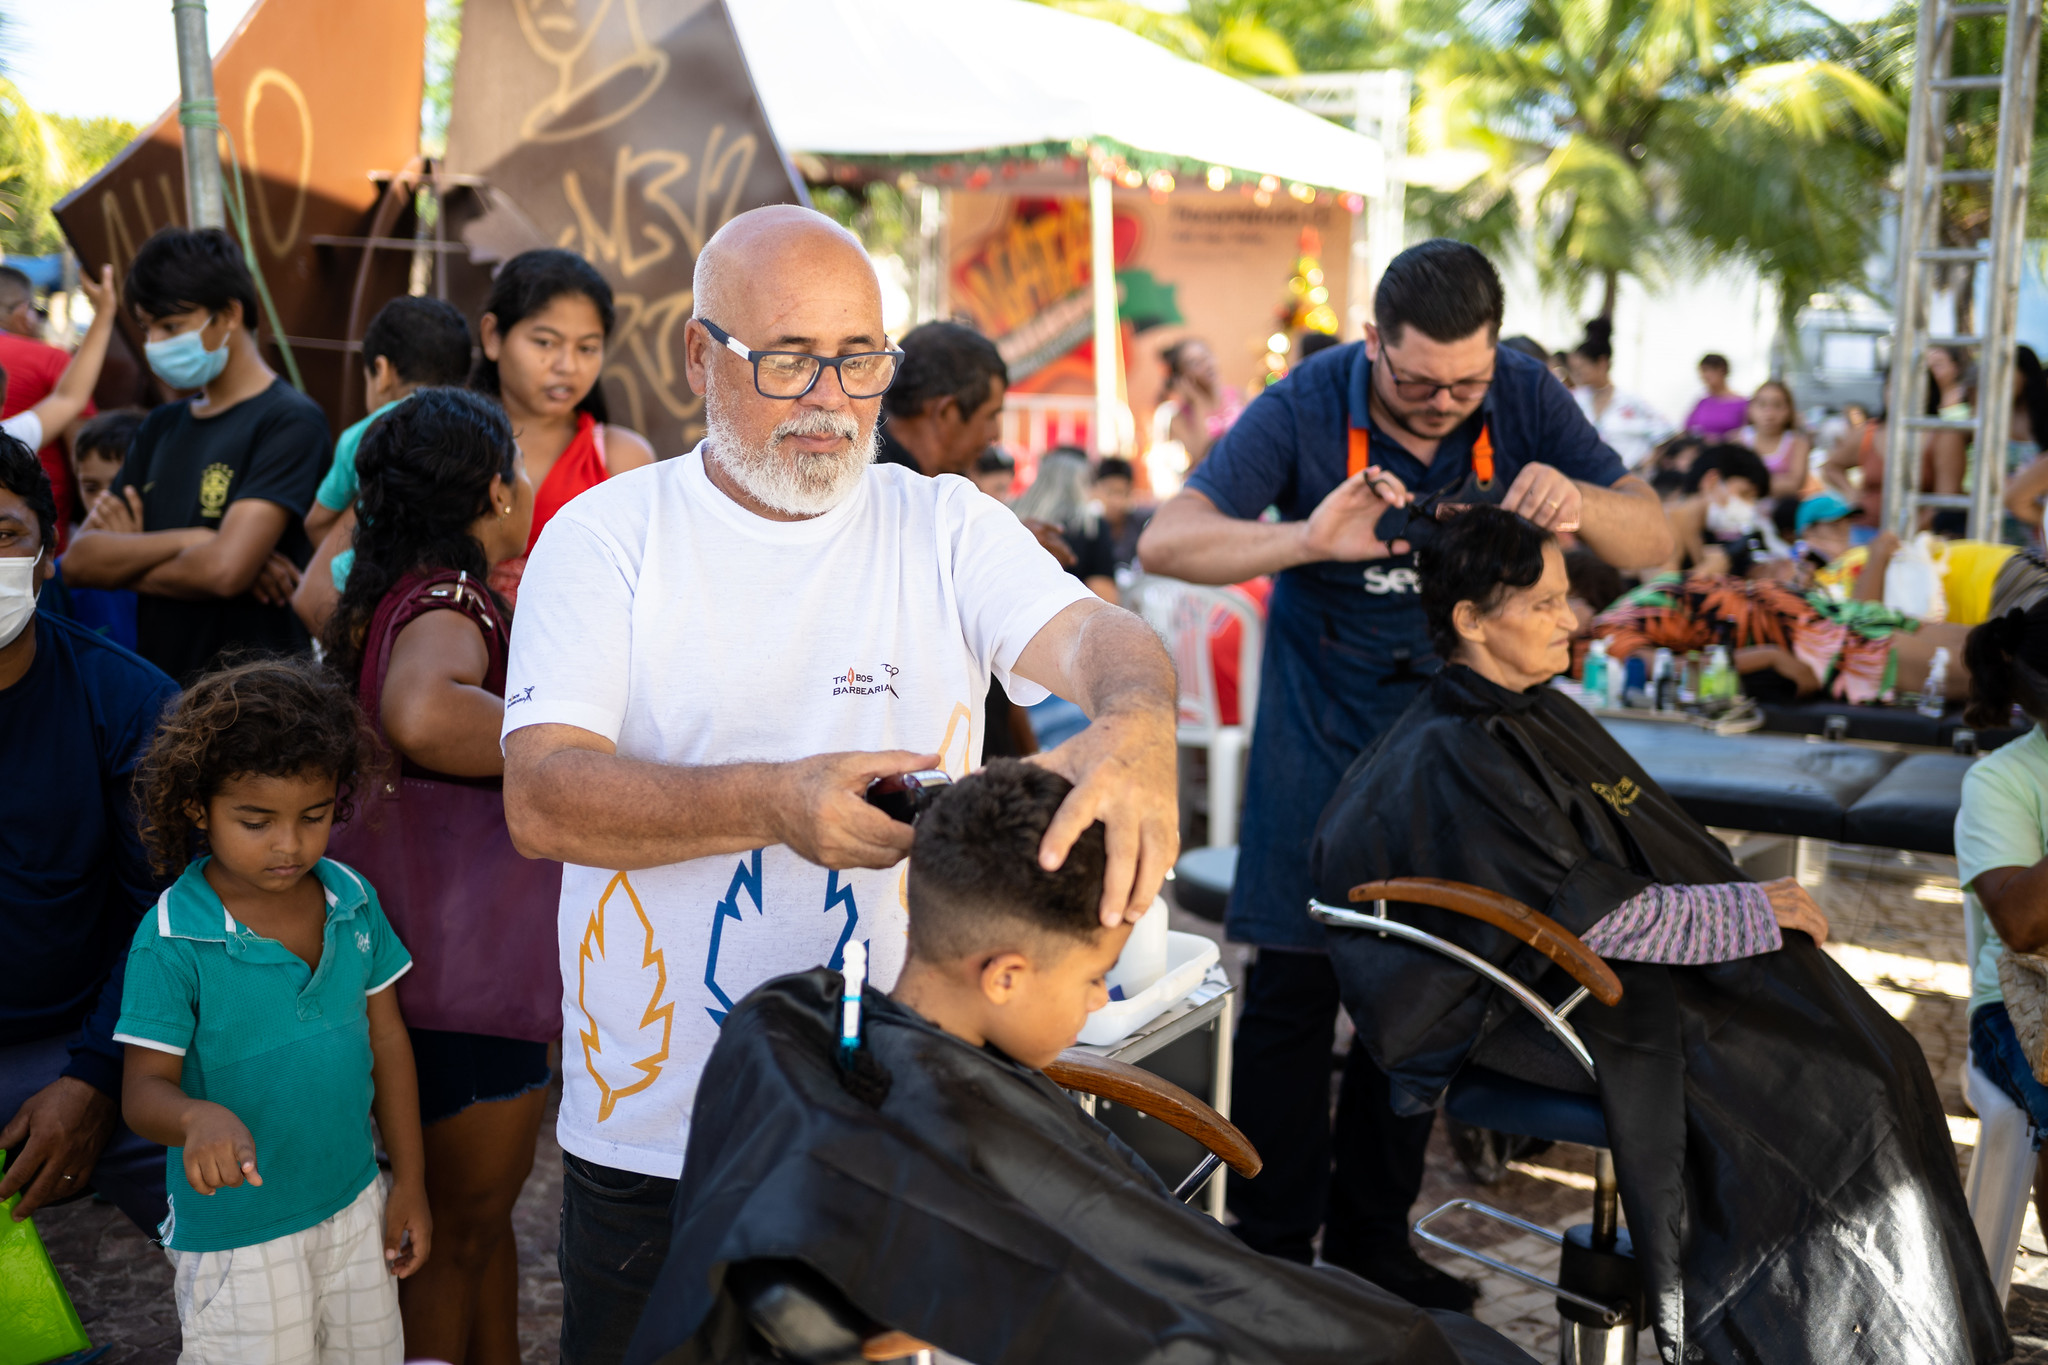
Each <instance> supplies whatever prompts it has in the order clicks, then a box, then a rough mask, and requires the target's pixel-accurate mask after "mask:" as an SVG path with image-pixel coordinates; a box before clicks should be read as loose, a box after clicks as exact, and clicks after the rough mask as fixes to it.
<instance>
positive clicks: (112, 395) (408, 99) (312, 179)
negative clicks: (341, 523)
mask: <svg viewBox="0 0 2048 1365" xmlns="http://www.w3.org/2000/svg"><path fill="white" fill-rule="evenodd" d="M149 21H150V22H151V23H152V24H156V25H159V26H160V27H161V30H162V32H161V37H162V47H163V57H164V60H165V61H166V62H168V61H170V60H171V21H170V14H169V11H168V9H165V10H164V11H163V12H161V13H159V12H158V11H157V10H156V9H154V8H152V9H151V10H150V14H149ZM425 36H426V10H425V8H424V7H423V6H422V5H421V4H420V0H347V2H346V3H341V0H320V2H319V3H314V2H313V0H260V3H258V4H257V5H256V6H255V7H254V8H253V9H251V10H250V11H249V13H248V14H247V16H245V17H244V18H243V20H242V23H241V26H240V27H238V28H237V29H236V30H235V33H234V35H233V36H232V37H231V38H229V39H228V41H227V45H226V46H225V47H223V48H222V49H221V51H220V54H219V56H217V57H216V58H215V59H214V63H213V85H214V96H215V98H216V99H217V100H218V101H219V106H220V122H221V129H222V131H223V133H225V134H226V136H225V137H224V138H223V139H222V156H223V161H224V173H225V174H227V175H229V176H232V175H233V174H234V173H235V172H234V163H233V161H232V160H231V159H229V158H228V150H227V149H228V144H229V143H230V142H231V143H232V145H233V149H234V152H235V153H236V155H238V156H239V158H240V162H241V170H242V180H243V183H244V184H245V185H246V186H247V188H248V194H249V201H250V202H249V230H250V235H251V237H252V238H253V239H254V244H255V247H256V264H257V265H258V266H259V267H260V268H261V269H262V272H263V278H264V281H265V282H266V283H267V284H268V285H269V286H270V292H271V295H272V297H273V298H274V299H275V300H276V302H277V308H278V313H279V316H280V318H281V320H282V322H283V324H284V331H285V334H286V335H287V336H288V337H290V338H292V340H293V351H294V354H295V356H296V358H297V360H298V364H299V370H300V373H301V374H302V375H303V376H304V379H305V384H306V391H307V392H308V393H309V394H310V395H311V396H312V397H313V398H314V399H316V400H317V401H318V402H319V403H320V404H321V406H322V407H324V408H326V409H327V415H328V418H329V419H330V421H331V422H332V423H333V424H334V425H335V427H336V429H337V430H338V429H339V428H340V427H341V426H343V425H345V424H347V423H349V422H352V421H354V420H355V419H356V418H357V417H359V416H361V415H362V407H361V405H362V382H361V378H360V376H359V375H356V374H355V373H354V372H355V371H356V370H357V369H359V368H360V364H361V362H360V361H359V360H358V359H357V358H356V355H355V354H354V351H353V349H352V345H353V340H354V339H353V338H351V337H350V336H349V330H350V329H349V320H350V311H351V306H352V305H357V306H359V307H360V306H364V305H366V306H367V308H368V310H369V311H370V312H374V311H375V309H376V307H377V306H378V304H379V303H381V302H382V301H383V300H384V299H386V298H388V297H390V296H391V295H393V294H402V293H404V292H405V289H406V280H407V273H408V271H409V269H410V267H411V256H410V254H409V253H406V252H394V251H384V252H377V253H375V254H374V255H373V256H372V257H371V258H370V263H369V269H368V272H367V274H366V275H363V277H362V278H361V279H360V280H359V272H360V270H361V267H362V265H363V251H362V249H361V248H360V247H359V246H354V245H347V244H338V243H333V242H328V243H321V242H319V241H318V239H319V238H321V237H334V238H350V237H361V236H362V235H364V233H365V232H366V231H367V228H368V225H369V222H370V219H371V214H372V211H373V210H374V209H375V208H376V206H377V202H378V200H379V198H380V196H381V195H382V194H383V187H382V185H381V184H380V183H378V182H377V181H375V180H373V179H372V178H371V174H372V172H376V171H382V172H385V173H387V174H390V173H395V172H398V171H401V170H403V169H404V168H405V167H406V165H407V164H408V163H409V162H410V161H411V160H412V159H413V157H414V156H415V155H416V154H417V152H418V150H419V115H420V85H421V45H422V43H423V42H424V41H425ZM56 214H57V222H58V223H59V225H61V226H62V227H63V229H64V234H65V236H66V237H68V238H69V239H70V241H71V246H72V249H73V250H74V251H76V252H77V253H78V256H79V259H80V260H81V261H83V262H84V264H85V267H86V269H87V270H88V271H92V272H95V273H96V272H97V271H98V270H99V268H100V266H101V265H103V264H105V263H107V262H109V261H111V262H112V263H113V266H114V270H115V272H116V274H119V273H121V272H124V271H126V270H127V268H128V262H129V261H130V260H131V259H133V257H134V255H135V248H136V247H137V246H139V245H140V244H141V243H142V242H143V241H144V240H145V239H146V238H148V236H149V235H150V234H151V233H152V232H154V231H156V230H157V229H158V228H161V227H164V226H167V225H170V224H178V225H181V226H182V225H184V224H185V223H186V217H185V176H184V152H183V149H182V142H181V139H180V135H179V130H178V116H177V110H176V108H175V106H174V107H173V108H172V109H171V110H170V111H168V112H167V113H165V114H164V115H163V117H161V118H159V119H158V120H157V121H156V122H155V123H153V124H151V125H150V127H149V128H148V129H147V130H146V131H144V132H143V133H142V134H141V135H140V136H138V137H137V138H136V139H135V141H134V142H132V143H130V144H129V145H128V147H127V149H126V150H125V151H123V152H122V153H121V154H120V155H119V156H117V157H115V158H114V159H113V160H112V161H111V162H109V163H108V164H107V165H106V166H105V167H103V168H102V169H101V170H100V172H99V173H98V174H97V175H95V176H93V178H92V179H90V180H88V181H86V182H85V184H84V185H82V186H80V187H79V188H78V189H77V190H75V191H73V192H72V193H71V194H70V195H68V196H66V197H65V198H64V200H63V201H62V202H60V203H59V204H58V205H57V209H56ZM393 229H394V230H402V231H404V232H406V233H407V234H409V233H410V231H411V229H410V226H409V225H407V224H400V223H394V224H393ZM359 286H360V291H361V302H360V304H358V289H359ZM123 314H124V316H123V327H122V330H123V333H124V335H125V337H126V339H127V341H128V343H129V347H130V350H131V355H130V356H129V357H128V361H129V363H127V364H126V365H123V366H119V367H110V368H111V369H113V370H114V371H115V373H114V374H110V376H109V379H108V382H107V383H106V384H103V385H102V390H101V398H102V401H108V400H112V401H114V402H138V401H139V402H145V403H147V402H154V401H156V399H157V397H159V396H160V395H159V394H158V393H156V392H153V389H154V385H153V384H152V383H151V382H149V381H148V379H147V376H146V375H144V374H143V373H142V371H141V369H140V367H139V366H137V365H135V364H134V363H133V358H134V357H135V356H139V355H140V354H141V353H142V352H141V334H140V333H139V332H138V331H137V330H136V329H135V328H134V325H133V322H132V321H131V320H129V319H128V318H127V316H126V310H125V309H124V310H123ZM361 321H367V316H365V317H364V318H363V319H362V320H361ZM358 325H360V322H359V324H358ZM260 331H261V334H262V335H263V337H264V339H265V341H266V342H269V341H272V336H271V328H270V320H269V319H268V318H267V317H265V318H262V319H261V321H260ZM266 354H267V356H268V358H269V360H270V362H271V364H272V365H273V366H276V367H278V368H279V369H280V370H282V368H283V362H282V357H281V356H280V354H279V353H278V351H277V348H276V346H275V345H274V344H272V345H270V346H268V347H267V348H266ZM110 387H111V388H112V389H113V390H118V391H110ZM345 391H346V392H345Z"/></svg>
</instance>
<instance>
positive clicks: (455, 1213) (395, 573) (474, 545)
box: [323, 388, 549, 1365]
mask: <svg viewBox="0 0 2048 1365" xmlns="http://www.w3.org/2000/svg"><path fill="white" fill-rule="evenodd" d="M356 468H357V473H358V476H359V478H360V480H361V491H360V493H359V495H358V496H359V502H360V510H361V514H362V515H361V518H360V520H359V521H358V522H357V525H356V533H355V548H356V563H355V568H354V570H353V571H352V572H351V573H350V575H349V579H348V586H347V587H346V588H345V589H344V590H343V592H342V595H341V601H340V603H339V605H337V606H336V608H335V610H334V615H333V616H332V617H331V618H329V620H328V623H327V629H326V632H325V634H324V637H323V642H324V644H325V646H326V649H327V658H328V661H329V662H330V664H332V666H333V667H335V668H336V669H338V670H339V671H340V672H341V674H342V676H343V677H344V678H346V679H347V680H348V682H349V684H350V686H351V687H353V688H354V689H355V691H356V694H357V696H358V697H360V698H361V699H362V701H363V703H364V708H365V710H367V711H368V712H369V714H370V719H371V721H372V722H373V723H374V724H375V725H376V726H377V728H378V729H379V730H380V731H381V732H382V734H383V736H384V738H385V741H386V742H387V744H388V745H389V746H390V748H391V749H392V750H393V751H394V752H395V754H396V756H397V758H398V760H399V761H400V764H401V765H402V770H403V776H404V777H406V778H415V779H418V778H425V779H430V780H439V781H442V782H452V783H457V784H463V785H468V786H476V785H484V786H490V785H494V784H495V783H497V782H498V781H499V780H500V779H501V778H502V776H503V773H504V758H503V756H502V754H500V752H499V749H498V732H499V730H500V728H501V727H502V725H503V723H504V718H505V649H506V644H507V641H508V639H509V629H508V627H507V615H508V613H507V609H506V607H505V605H504V603H503V602H502V601H501V600H500V599H499V598H498V597H497V595H496V594H494V593H493V592H492V591H491V590H490V589H489V587H487V586H486V582H487V579H488V576H489V574H490V570H491V567H492V565H494V564H497V563H502V562H503V561H505V560H507V559H511V558H514V557H516V556H519V555H522V554H524V553H525V550H526V546H527V541H528V530H529V528H530V526H531V525H532V521H533V505H534V493H533V485H532V483H531V482H530V481H529V480H528V478H527V476H526V472H525V469H524V467H523V462H522V459H521V454H520V449H519V446H518V445H517V444H516V443H515V442H514V441H513V436H512V426H511V423H509V422H508V421H507V420H506V416H505V413H504V411H503V410H501V409H500V408H499V407H498V405H497V404H496V403H493V402H491V401H490V400H489V399H488V398H485V397H483V396H481V395H479V394H475V393H471V392H469V391H467V390H464V389H447V388H428V389H421V390H419V391H418V392H416V393H414V394H413V396H412V397H411V398H410V399H408V400H407V401H406V402H404V403H402V404H400V405H399V406H397V407H395V408H393V409H392V410H391V411H390V412H388V413H386V414H385V415H384V417H383V418H382V419H381V420H380V421H378V422H377V424H376V425H375V426H373V427H371V428H370V431H369V433H368V434H367V435H366V436H365V437H364V438H363V443H362V446H361V448H360V449H359V450H358V452H357V455H356ZM379 780H380V782H382V781H385V780H387V779H379ZM388 780H390V781H393V782H395V781H396V780H397V776H396V775H393V776H392V777H391V778H390V779H388ZM406 786H407V791H408V798H407V799H408V800H411V799H412V798H411V795H410V793H411V792H413V791H414V790H417V788H416V787H415V786H414V784H412V783H407V784H406ZM419 814H420V813H419V812H417V811H414V810H413V809H412V808H410V807H408V813H407V818H410V819H414V820H417V819H418V818H419ZM496 818H497V819H498V820H499V821H500V822H502V820H503V813H502V807H500V808H499V809H498V813H497V817H496ZM338 837H346V835H344V836H338ZM361 837H367V836H361ZM500 842H501V843H502V844H503V847H504V850H505V856H506V857H514V858H516V855H515V854H512V853H511V850H510V841H509V837H506V838H504V839H502V840H501V841H500ZM481 846H482V844H481V842H480V841H479V843H478V844H477V846H474V847H469V848H463V849H452V848H451V849H449V850H448V851H447V855H446V856H448V857H451V858H452V857H458V856H467V857H469V858H470V859H472V860H473V859H474V858H475V857H476V856H477V849H478V847H481ZM378 888H379V891H380V893H381V894H382V896H383V898H384V903H385V905H386V907H387V910H388V911H389V913H390V914H391V918H392V921H393V923H394V925H397V926H400V934H401V937H406V936H407V935H408V931H407V929H406V928H405V927H404V926H405V925H407V924H408V923H414V924H417V923H419V917H420V916H421V915H422V914H424V913H425V912H424V910H423V908H422V907H420V906H413V905H408V904H407V903H406V897H407V896H408V895H409V894H413V893H414V892H416V890H417V888H416V887H413V886H411V885H409V884H408V882H407V880H406V879H404V878H398V879H396V880H391V879H380V880H379V881H378ZM480 894H487V893H484V892H482V891H481V889H480ZM408 946H412V947H414V948H415V954H416V956H418V955H422V954H423V953H424V952H426V951H429V950H425V949H423V948H422V947H420V946H419V944H418V941H417V940H415V942H414V943H413V944H409V945H408ZM423 965H424V966H426V967H427V968H428V971H427V973H426V975H427V976H429V977H431V976H432V975H433V974H434V971H435V970H436V969H435V966H434V964H431V963H423ZM410 1032H411V1035H412V1046H413V1054H414V1056H415V1058H416V1059H417V1065H418V1070H419V1087H420V1121H421V1123H422V1124H423V1125H425V1131H426V1149H427V1162H426V1174H427V1200H428V1205H429V1208H430V1209H431V1210H432V1212H433V1215H434V1221H435V1226H436V1232H437V1236H436V1244H435V1251H436V1252H437V1253H438V1254H437V1255H436V1256H435V1257H434V1259H433V1260H432V1261H431V1262H429V1263H428V1265H427V1267H426V1268H425V1269H423V1270H422V1271H421V1272H420V1273H419V1275H417V1276H415V1277H414V1278H413V1279H411V1280H408V1281H406V1283H405V1285H404V1286H403V1288H402V1290H401V1293H400V1307H401V1310H402V1312H403V1314H404V1318H405V1340H406V1350H407V1353H408V1354H409V1355H416V1356H421V1357H427V1358H431V1359H436V1360H445V1361H450V1362H453V1365H515V1363H516V1362H517V1361H518V1360H519V1358H520V1356H519V1331H518V1255H517V1250H516V1248H515V1246H514V1243H513V1237H512V1205H513V1203H514V1202H515V1201H516V1200H517V1199H518V1197H519V1190H520V1187H521V1186H522V1185H524V1184H525V1182H526V1176H527V1173H528V1172H529V1171H530V1170H531V1169H532V1167H533V1150H534V1141H535V1138H536V1136H537V1135H538V1133H539V1131H540V1121H541V1113H542V1110H543V1109H544V1108H545V1107H546V1104H547V1082H548V1079H549V1070H548V1061H547V1045H546V1044H545V1043H542V1042H535V1041H530V1040H528V1039H523V1038H500V1037H490V1036H484V1035H481V1034H473V1033H464V1032H454V1031H446V1030H442V1029H434V1028H422V1027H414V1028H412V1029H411V1030H410Z"/></svg>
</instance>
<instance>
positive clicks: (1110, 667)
mask: <svg viewBox="0 0 2048 1365" xmlns="http://www.w3.org/2000/svg"><path fill="white" fill-rule="evenodd" d="M1067 671H1068V675H1069V676H1070V677H1071V678H1072V679H1073V691H1074V693H1075V694H1076V695H1075V696H1074V697H1073V700H1074V702H1075V703H1076V704H1077V705H1079V706H1080V708H1081V709H1082V710H1083V711H1085V712H1087V714H1088V718H1089V719H1090V720H1100V719H1102V718H1103V717H1105V716H1112V715H1123V714H1134V715H1148V716H1151V717H1153V718H1155V719H1158V718H1163V719H1166V720H1168V721H1171V720H1172V719H1173V718H1174V715H1175V712H1176V710H1177V708H1178V707H1179V704H1180V688H1179V685H1178V683H1177V682H1176V681H1175V679H1174V675H1173V660H1172V659H1171V658H1170V657H1168V655H1167V653H1166V650H1165V648H1164V646H1162V645H1161V644H1160V643H1159V637H1158V636H1157V635H1155V634H1153V633H1152V628H1151V627H1150V626H1148V625H1146V624H1145V623H1144V621H1143V620H1141V619H1139V618H1138V617H1136V616H1134V615H1132V614H1131V613H1130V612H1127V611H1098V612H1095V613H1093V614H1092V615H1090V616H1089V617H1088V618H1087V619H1086V620H1085V621H1083V622H1082V623H1081V629H1080V631H1079V633H1078V635H1077V636H1076V638H1075V641H1074V645H1073V650H1072V662H1071V663H1070V664H1069V666H1068V670H1067Z"/></svg>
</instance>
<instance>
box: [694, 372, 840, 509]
mask: <svg viewBox="0 0 2048 1365" xmlns="http://www.w3.org/2000/svg"><path fill="white" fill-rule="evenodd" d="M704 423H705V429H706V433H707V435H708V436H709V438H710V439H709V441H708V442H707V444H706V447H705V450H706V455H707V457H708V458H710V459H711V460H713V461H715V462H716V463H717V465H718V467H719V468H720V469H722V470H724V471H725V473H726V475H727V476H728V477H729V478H731V479H732V481H733V482H734V483H736V484H738V485H739V486H740V487H741V488H742V489H743V490H745V492H746V494H747V496H748V497H750V498H752V499H754V501H756V502H758V503H760V504H761V505H762V506H764V507H768V508H771V509H773V510H775V511H777V512H780V513H782V514H783V515H784V516H791V517H815V516H818V515H820V514H821V513H825V512H829V511H831V510H832V509H833V508H835V507H837V506H838V505H839V504H840V503H842V502H845V501H846V499H847V498H848V497H850V496H851V495H852V493H853V490H854V489H855V488H857V487H859V486H860V478H861V475H862V474H864V473H866V472H867V467H868V466H869V465H871V464H873V463H874V462H875V450H876V441H875V430H874V428H873V427H870V428H868V430H867V432H866V433H865V434H863V433H862V432H861V429H860V424H859V423H858V422H856V421H854V419H853V418H851V417H847V416H841V415H838V414H835V413H830V412H825V411H823V410H821V409H815V408H814V409H812V410H811V411H810V412H808V413H806V414H804V415H803V416H800V417H792V418H790V419H789V420H788V421H786V422H784V423H782V424H781V425H780V426H778V427H776V428H775V430H773V431H771V432H769V433H768V439H767V441H766V442H764V443H763V444H761V445H759V446H750V445H748V444H747V442H746V441H745V440H743V439H741V438H740V435H739V433H738V432H737V431H736V430H735V429H734V427H733V425H732V423H731V422H730V421H729V420H728V419H727V418H726V415H725V413H724V412H723V411H722V410H721V406H720V405H719V404H717V403H714V402H711V401H710V400H709V399H708V398H707V400H706V402H705V404H704ZM790 436H838V437H842V438H844V439H845V440H846V441H848V442H849V443H850V444H849V445H848V447H847V449H845V450H843V451H841V452H839V453H838V454H835V455H806V454H785V453H783V450H782V443H783V440H784V439H785V438H787V437H790Z"/></svg>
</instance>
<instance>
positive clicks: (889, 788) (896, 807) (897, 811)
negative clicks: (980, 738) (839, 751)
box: [867, 768, 953, 825]
mask: <svg viewBox="0 0 2048 1365" xmlns="http://www.w3.org/2000/svg"><path fill="white" fill-rule="evenodd" d="M952 785H953V779H952V778H951V777H949V776H947V775H946V774H945V773H944V772H942V771H940V770H939V769H937V768H926V769H923V770H922V771H920V772H914V773H894V774H891V775H890V776H888V777H878V778H876V779H875V780H874V781H872V782H870V783H868V790H867V800H868V804H869V805H870V806H873V807H874V808H875V809H876V810H878V811H880V812H882V814H884V815H886V816H888V817H889V818H890V819H891V820H896V821H900V822H901V823H903V824H906V825H914V824H916V823H917V817H918V816H920V815H923V814H924V813H925V811H926V809H927V808H929V807H930V805H931V803H932V802H933V801H935V800H937V799H938V795H939V793H940V792H942V791H944V790H945V789H946V788H948V787H950V786H952Z"/></svg>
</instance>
